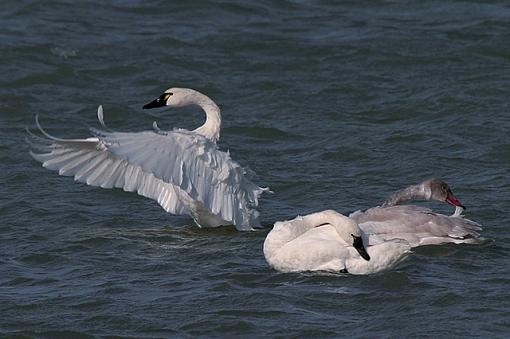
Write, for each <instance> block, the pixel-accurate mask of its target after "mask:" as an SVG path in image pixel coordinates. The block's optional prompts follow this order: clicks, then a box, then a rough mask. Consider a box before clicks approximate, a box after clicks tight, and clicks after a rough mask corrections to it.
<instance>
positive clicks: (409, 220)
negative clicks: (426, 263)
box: [349, 179, 483, 247]
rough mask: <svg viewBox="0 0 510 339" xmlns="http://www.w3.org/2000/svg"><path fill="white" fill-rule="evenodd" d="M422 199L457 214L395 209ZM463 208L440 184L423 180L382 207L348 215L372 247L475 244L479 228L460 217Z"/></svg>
mask: <svg viewBox="0 0 510 339" xmlns="http://www.w3.org/2000/svg"><path fill="white" fill-rule="evenodd" d="M414 199H424V200H434V201H440V202H446V203H448V204H450V205H453V206H455V207H456V213H454V215H451V216H446V215H443V214H439V213H434V212H432V211H431V210H430V209H428V208H425V207H419V206H414V205H398V204H400V203H402V202H404V201H407V200H414ZM463 209H464V206H463V205H462V203H461V202H460V200H459V199H457V197H455V195H454V194H453V193H452V190H451V189H450V187H449V186H448V185H447V184H446V183H445V182H444V181H442V180H439V179H431V180H426V181H424V182H422V183H420V184H418V185H413V186H409V187H407V188H405V189H403V190H400V191H398V192H396V193H394V194H393V195H391V196H390V197H389V198H388V199H387V200H386V201H385V202H384V203H383V204H382V205H381V207H373V208H370V209H368V210H366V211H364V212H361V211H356V212H354V213H352V214H350V215H349V217H351V218H353V219H354V220H355V221H356V222H357V223H358V225H359V227H360V228H361V229H362V230H363V232H364V233H365V234H366V235H367V238H368V244H370V245H374V244H378V243H382V242H384V241H388V240H392V239H402V240H405V241H407V242H408V243H409V244H410V245H411V246H412V247H417V246H423V245H438V244H444V243H455V244H461V243H467V244H471V243H478V242H480V241H481V240H483V239H481V238H479V237H480V234H479V233H478V231H480V230H481V227H480V224H478V223H476V222H474V221H471V220H469V219H465V218H463V217H461V216H460V213H459V210H460V211H462V210H463Z"/></svg>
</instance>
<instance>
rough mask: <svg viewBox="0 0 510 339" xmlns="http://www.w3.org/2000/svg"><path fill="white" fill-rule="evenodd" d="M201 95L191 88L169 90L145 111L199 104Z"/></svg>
mask: <svg viewBox="0 0 510 339" xmlns="http://www.w3.org/2000/svg"><path fill="white" fill-rule="evenodd" d="M198 96H199V93H198V92H197V91H195V90H192V89H190V88H169V89H167V90H166V91H165V92H164V93H163V94H161V95H160V96H159V97H157V98H156V99H154V100H153V101H151V102H149V103H148V104H146V105H144V106H143V108H144V109H151V108H156V107H163V106H169V107H182V106H188V105H193V104H197V97H198Z"/></svg>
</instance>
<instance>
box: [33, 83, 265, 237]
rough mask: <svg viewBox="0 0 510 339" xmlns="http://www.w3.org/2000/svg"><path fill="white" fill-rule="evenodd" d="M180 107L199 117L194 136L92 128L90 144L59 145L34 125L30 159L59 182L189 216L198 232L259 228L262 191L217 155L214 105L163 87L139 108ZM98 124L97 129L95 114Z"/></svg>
mask: <svg viewBox="0 0 510 339" xmlns="http://www.w3.org/2000/svg"><path fill="white" fill-rule="evenodd" d="M186 105H199V106H200V107H202V108H203V109H204V111H205V113H206V116H207V120H206V123H205V124H204V125H203V126H201V127H199V128H198V129H196V130H194V131H187V130H183V129H176V130H173V131H168V132H162V131H160V130H159V129H156V130H155V131H144V132H138V133H124V132H106V131H101V130H96V129H92V132H93V134H94V137H91V138H88V139H59V138H55V137H52V136H50V135H49V134H48V133H46V132H44V130H43V129H42V128H41V127H40V125H39V122H38V121H37V118H36V122H37V125H38V127H39V129H40V130H41V132H42V133H43V135H44V137H38V136H35V135H34V134H32V133H30V143H31V145H32V151H31V152H30V153H31V155H32V156H33V157H34V158H35V159H36V160H38V161H40V162H42V164H43V166H44V167H46V168H48V169H51V170H56V171H58V172H59V174H60V175H65V176H73V177H74V178H75V180H76V181H79V182H83V183H86V184H87V185H91V186H99V187H103V188H112V187H117V188H122V189H124V190H125V191H134V192H137V193H138V194H140V195H143V196H145V197H148V198H151V199H154V200H156V201H157V202H158V203H159V204H160V205H161V206H162V207H163V208H164V209H165V211H167V212H169V213H173V214H188V215H190V216H192V217H193V219H194V220H195V222H196V223H197V224H198V225H199V226H204V227H206V226H210V227H216V226H220V225H229V224H233V225H235V226H236V228H237V229H238V230H251V229H252V228H254V227H259V226H260V223H259V220H258V212H257V211H256V209H255V208H256V207H257V205H258V197H259V195H260V194H261V193H262V192H263V191H265V190H267V188H261V187H258V186H257V185H255V184H253V183H252V182H251V181H249V180H248V179H247V178H246V177H245V176H244V171H243V169H242V168H241V166H240V165H239V164H238V163H236V162H235V161H233V160H232V159H231V158H230V156H229V154H228V153H226V152H223V151H220V150H219V149H218V146H217V145H216V140H217V139H218V138H219V129H220V124H221V116H220V112H219V108H218V107H217V106H216V104H214V102H213V101H212V100H211V99H209V98H208V97H206V96H205V95H203V94H201V93H199V92H197V91H194V90H191V89H185V88H171V89H169V90H167V91H165V93H163V94H162V95H161V96H160V97H159V98H158V99H156V100H154V101H153V102H151V103H149V104H147V105H145V106H144V108H153V107H162V106H174V107H179V106H186ZM98 117H99V120H100V122H101V124H102V125H103V126H104V123H103V119H102V109H101V107H100V109H99V110H98ZM155 127H156V126H155Z"/></svg>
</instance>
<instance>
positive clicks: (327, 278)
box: [0, 0, 510, 338]
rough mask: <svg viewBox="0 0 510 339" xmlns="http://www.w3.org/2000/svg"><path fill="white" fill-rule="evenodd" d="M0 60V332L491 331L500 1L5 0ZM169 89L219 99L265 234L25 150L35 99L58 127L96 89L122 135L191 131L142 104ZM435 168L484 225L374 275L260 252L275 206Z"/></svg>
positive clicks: (361, 191)
mask: <svg viewBox="0 0 510 339" xmlns="http://www.w3.org/2000/svg"><path fill="white" fill-rule="evenodd" d="M0 74H1V77H0V189H1V192H0V193H1V194H0V335H2V336H4V335H6V336H10V335H21V336H26V337H49V338H55V337H65V338H68V337H73V338H75V337H89V336H100V337H101V336H126V337H173V336H178V337H188V336H190V337H195V336H205V337H246V336H250V337H262V336H271V337H274V336H283V337H287V336H300V337H307V336H320V337H340V336H353V335H354V336H363V337H411V336H434V337H469V336H472V337H508V335H509V333H510V293H509V292H508V289H509V286H510V278H509V268H510V265H509V264H510V260H509V255H510V228H509V222H510V218H509V216H508V212H507V210H508V205H509V204H508V202H509V199H508V192H509V188H510V180H509V174H510V171H509V168H510V142H509V139H508V136H509V132H508V131H509V130H510V105H509V94H508V93H509V88H510V5H509V4H508V2H505V1H483V2H482V1H479V2H477V1H430V2H426V3H423V2H421V1H396V2H392V1H384V2H383V1H363V2H357V1H352V2H342V3H341V4H339V3H337V2H336V1H259V2H252V1H238V2H234V1H219V0H217V1H206V0H203V1H193V2H181V3H179V4H177V3H176V2H169V1H134V0H133V1H128V0H126V1H112V2H111V3H110V4H106V2H102V1H87V2H80V3H78V2H73V1H44V2H42V1H26V0H18V1H12V0H5V1H3V2H2V3H1V4H0ZM172 86H181V87H192V88H195V89H197V90H200V91H202V92H204V93H206V94H207V95H209V96H210V97H211V98H213V99H214V100H215V101H216V102H217V103H218V104H219V106H220V107H221V109H222V114H223V118H224V124H223V129H222V139H221V142H220V145H221V148H222V149H224V150H226V149H229V150H230V153H231V155H232V157H233V158H234V159H236V160H237V161H239V162H240V163H241V164H242V165H243V166H246V167H247V168H248V169H249V170H251V171H253V172H255V173H256V174H254V175H252V179H253V180H254V181H255V182H256V183H258V184H259V185H261V186H263V185H268V186H270V187H271V188H272V190H273V191H274V192H275V194H273V195H268V196H265V197H264V198H263V199H262V201H261V208H260V210H261V213H262V222H263V224H264V225H265V226H266V227H267V229H266V230H263V231H258V232H245V233H239V232H236V231H235V230H234V229H233V228H228V227H227V228H223V229H216V230H201V229H198V228H197V227H196V226H194V225H193V224H192V221H191V220H190V219H189V218H188V217H184V216H171V215H168V214H166V213H165V212H164V211H163V210H162V209H161V208H160V207H159V206H158V205H157V203H156V202H154V201H151V200H147V199H145V198H142V197H139V196H137V195H136V194H132V193H125V192H123V191H120V190H102V189H99V188H93V187H88V186H85V185H83V184H78V183H75V182H73V180H72V179H71V178H63V177H59V176H58V175H57V174H56V173H54V172H50V171H47V170H45V169H43V168H42V167H40V164H38V163H37V162H35V161H34V160H32V159H31V158H30V156H29V155H28V148H27V146H26V145H25V143H24V136H25V132H24V130H23V129H24V127H25V126H26V125H31V124H33V117H34V115H35V114H36V113H39V114H40V115H41V122H42V124H43V125H44V126H46V127H47V129H48V130H49V132H51V133H53V134H55V135H58V136H61V137H86V136H88V130H87V128H88V127H90V126H93V127H96V126H97V122H96V117H95V112H96V108H97V105H99V104H103V105H104V110H105V119H106V121H107V123H108V124H109V125H110V126H112V127H113V128H115V129H118V130H126V131H139V130H142V129H150V128H151V125H152V122H153V121H154V120H157V121H158V123H159V125H160V126H161V128H162V129H171V128H172V127H182V128H189V129H192V128H195V127H197V126H198V125H200V124H201V123H202V121H203V116H202V114H201V113H200V111H199V110H196V109H178V110H172V111H168V110H167V111H164V110H162V111H159V112H150V114H148V113H146V112H144V111H142V110H141V106H142V105H143V104H144V103H146V102H147V101H149V100H151V99H153V98H154V97H155V96H156V95H159V94H160V93H161V92H162V91H163V90H164V89H166V88H168V87H172ZM430 177H441V178H443V179H444V180H445V181H447V182H448V183H449V184H450V185H451V186H452V188H453V190H454V192H455V193H456V195H457V196H459V198H460V199H461V200H462V201H463V203H464V204H465V205H466V206H467V207H468V209H467V211H466V213H465V215H466V217H468V218H470V219H473V220H475V221H478V222H480V223H481V224H483V225H484V230H483V236H484V237H486V238H488V239H490V240H489V241H487V242H486V243H484V244H483V245H478V246H453V245H446V246H436V247H427V248H421V249H418V250H416V253H415V254H414V255H413V256H412V257H411V258H410V259H409V260H407V261H406V262H404V263H403V264H401V265H400V266H399V267H398V268H397V269H396V270H394V271H391V272H387V273H384V274H379V275H374V276H346V275H331V274H281V273H277V272H275V271H273V270H271V269H270V268H269V267H268V265H267V264H266V262H265V260H264V257H263V254H262V244H263V241H264V238H265V235H266V234H267V232H268V230H269V228H270V227H271V226H272V224H273V223H274V222H275V221H276V220H282V219H286V218H293V217H294V216H295V215H297V214H305V213H309V212H313V211H318V210H323V209H326V208H334V209H336V210H338V211H340V212H348V211H352V210H355V209H359V208H367V207H370V206H375V205H377V204H379V203H380V202H381V201H382V200H383V199H384V198H385V197H386V196H387V195H388V194H390V193H391V192H392V191H393V190H396V189H398V188H401V187H403V186H406V185H408V184H413V183H416V182H418V181H421V180H423V179H427V178H430ZM431 206H433V207H434V209H436V210H438V211H443V212H445V213H451V212H452V210H451V209H449V208H447V207H443V206H436V205H431Z"/></svg>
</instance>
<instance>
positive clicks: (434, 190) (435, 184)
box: [423, 178, 466, 209]
mask: <svg viewBox="0 0 510 339" xmlns="http://www.w3.org/2000/svg"><path fill="white" fill-rule="evenodd" d="M423 185H424V187H425V189H426V190H429V191H430V200H436V201H441V202H446V203H448V204H450V205H452V206H455V207H457V206H458V207H462V208H463V209H466V208H465V207H464V205H463V204H462V203H461V202H460V200H459V199H458V198H457V197H456V196H455V195H454V194H453V192H452V190H451V188H450V186H448V184H447V183H446V182H444V181H443V180H440V179H436V178H435V179H430V180H427V181H425V182H424V183H423Z"/></svg>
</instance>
